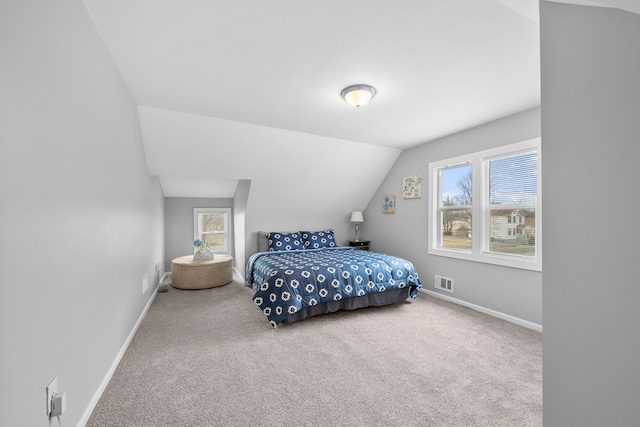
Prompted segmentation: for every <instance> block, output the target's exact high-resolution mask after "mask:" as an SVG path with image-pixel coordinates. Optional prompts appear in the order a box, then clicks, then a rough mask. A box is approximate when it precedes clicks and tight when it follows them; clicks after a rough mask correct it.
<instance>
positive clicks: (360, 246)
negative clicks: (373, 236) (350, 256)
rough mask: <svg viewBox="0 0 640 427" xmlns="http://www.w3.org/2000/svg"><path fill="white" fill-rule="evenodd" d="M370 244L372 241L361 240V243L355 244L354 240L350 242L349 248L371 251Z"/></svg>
mask: <svg viewBox="0 0 640 427" xmlns="http://www.w3.org/2000/svg"><path fill="white" fill-rule="evenodd" d="M369 243H371V240H360V241H359V242H354V241H353V240H349V246H353V247H354V248H358V249H362V250H363V251H368V250H369Z"/></svg>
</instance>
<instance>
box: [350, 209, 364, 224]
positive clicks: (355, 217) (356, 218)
mask: <svg viewBox="0 0 640 427" xmlns="http://www.w3.org/2000/svg"><path fill="white" fill-rule="evenodd" d="M351 222H364V218H363V217H362V212H360V211H353V212H351Z"/></svg>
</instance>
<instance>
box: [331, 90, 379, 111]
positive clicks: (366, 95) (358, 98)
mask: <svg viewBox="0 0 640 427" xmlns="http://www.w3.org/2000/svg"><path fill="white" fill-rule="evenodd" d="M375 94H376V90H375V88H374V87H373V86H369V85H353V86H349V87H346V88H344V89H343V90H342V92H340V96H342V98H343V99H344V100H345V101H347V104H349V105H352V106H354V107H356V108H360V107H361V106H363V105H365V104H366V103H367V102H369V101H371V98H373V97H374V96H375Z"/></svg>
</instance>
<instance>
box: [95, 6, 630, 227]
mask: <svg viewBox="0 0 640 427" xmlns="http://www.w3.org/2000/svg"><path fill="white" fill-rule="evenodd" d="M611 1H616V0H611ZM620 1H622V0H620ZM84 3H85V5H86V8H87V10H88V11H89V14H90V16H91V17H92V19H93V22H94V23H95V25H96V28H97V29H98V31H99V32H100V34H101V36H102V37H103V39H104V41H105V43H106V46H107V48H108V49H109V51H110V52H111V55H112V56H113V59H114V61H115V63H116V65H117V67H118V68H119V70H120V72H121V74H122V76H123V78H124V80H125V82H126V84H127V85H128V87H129V89H130V91H131V93H132V95H133V98H134V99H135V102H136V103H137V104H138V108H139V114H140V123H141V129H142V136H143V142H144V147H145V152H146V156H147V165H148V169H149V173H150V174H151V175H157V176H159V177H160V180H161V183H162V186H163V190H164V192H165V195H166V196H196V197H231V196H232V195H233V192H234V191H235V186H236V183H237V182H238V180H240V179H249V180H251V181H252V184H251V194H252V196H251V197H252V198H253V199H252V200H253V201H254V202H255V203H256V205H258V204H260V206H264V205H263V203H268V201H269V200H276V199H277V200H280V201H282V200H285V201H286V200H288V199H289V198H291V197H292V196H291V195H292V194H295V196H296V200H297V201H298V202H297V203H302V204H305V203H306V202H309V203H310V202H311V199H309V200H305V199H304V197H305V196H303V195H304V194H307V193H313V194H314V197H320V198H323V197H324V198H327V200H329V199H330V200H332V201H334V202H335V203H337V204H340V208H339V209H340V212H341V214H344V212H348V211H349V210H350V209H362V208H364V207H365V204H366V203H367V202H368V200H369V199H370V197H371V195H372V194H373V193H374V192H375V190H376V189H377V187H378V185H379V184H380V182H381V181H382V179H383V178H384V176H385V175H386V173H387V171H388V170H389V169H390V167H391V166H392V165H393V162H394V161H395V160H396V158H397V156H398V155H399V153H400V152H401V150H403V149H405V148H408V147H412V146H415V145H418V144H422V143H425V142H428V141H431V140H434V139H436V138H439V137H442V136H445V135H447V134H451V133H455V132H458V131H461V130H464V129H468V128H470V127H473V126H476V125H479V124H482V123H485V122H488V121H491V120H494V119H497V118H500V117H504V116H508V115H510V114H513V113H516V112H519V111H523V110H526V109H529V108H532V107H535V106H537V105H539V103H540V71H539V70H540V67H539V24H538V1H537V0H455V1H452V0H429V1H425V0H412V1H403V2H397V1H392V0H379V1H375V2H370V1H364V0H349V1H344V0H322V1H294V0H272V1H268V2H266V1H262V0H238V1H233V2H231V1H212V0H181V1H170V0H161V1H160V0H109V1H105V0H84ZM355 83H365V84H369V85H372V86H374V87H375V88H376V89H377V91H378V93H377V95H376V97H375V98H374V99H373V100H372V101H371V102H370V103H369V104H368V105H366V106H364V107H362V108H360V109H355V108H353V107H350V106H349V105H347V104H346V103H345V102H344V101H343V100H342V99H341V98H340V95H339V94H340V91H341V90H342V89H343V88H344V87H346V86H348V85H351V84H355ZM355 170H357V171H358V173H354V171H355ZM409 172H410V171H409ZM346 182H348V183H349V188H351V189H354V188H356V189H358V191H357V192H354V191H343V192H340V191H336V189H338V188H343V187H345V185H344V184H345V183H346ZM300 197H302V199H300ZM309 197H311V196H309ZM258 201H259V202H258ZM292 203H293V201H292ZM250 204H251V200H250ZM299 213H300V214H303V213H304V209H302V208H301V209H300V212H299ZM326 215H329V216H330V215H332V211H329V212H327V213H326Z"/></svg>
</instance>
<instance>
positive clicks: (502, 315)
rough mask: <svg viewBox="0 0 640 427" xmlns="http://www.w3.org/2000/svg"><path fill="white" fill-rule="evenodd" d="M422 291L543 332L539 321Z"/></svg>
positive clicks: (425, 290) (426, 290)
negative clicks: (534, 321) (531, 320)
mask: <svg viewBox="0 0 640 427" xmlns="http://www.w3.org/2000/svg"><path fill="white" fill-rule="evenodd" d="M420 292H424V293H425V294H427V295H429V296H432V297H434V298H440V299H441V300H445V301H449V302H452V303H454V304H459V305H463V306H465V307H469V308H471V309H473V310H476V311H479V312H480V313H484V314H488V315H489V316H493V317H497V318H498V319H502V320H506V321H507V322H511V323H515V324H516V325H520V326H524V327H525V328H528V329H533V330H534V331H538V332H540V333H542V325H538V324H537V323H533V322H529V321H528V320H524V319H520V318H519V317H514V316H511V315H509V314H505V313H501V312H499V311H495V310H491V309H490V308H486V307H482V306H480V305H476V304H471V303H470V302H466V301H463V300H461V299H457V298H453V297H450V296H448V295H443V294H440V293H438V292H433V291H430V290H428V289H422V288H420Z"/></svg>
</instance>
